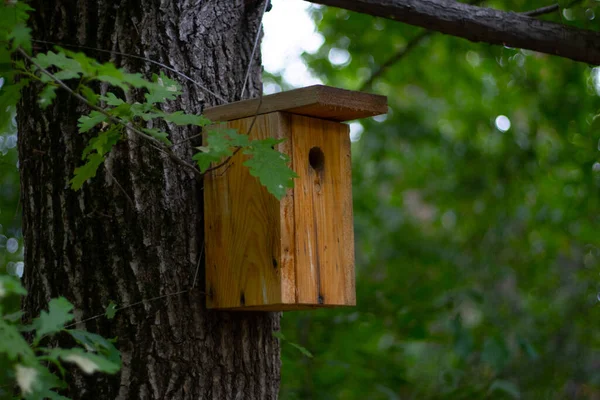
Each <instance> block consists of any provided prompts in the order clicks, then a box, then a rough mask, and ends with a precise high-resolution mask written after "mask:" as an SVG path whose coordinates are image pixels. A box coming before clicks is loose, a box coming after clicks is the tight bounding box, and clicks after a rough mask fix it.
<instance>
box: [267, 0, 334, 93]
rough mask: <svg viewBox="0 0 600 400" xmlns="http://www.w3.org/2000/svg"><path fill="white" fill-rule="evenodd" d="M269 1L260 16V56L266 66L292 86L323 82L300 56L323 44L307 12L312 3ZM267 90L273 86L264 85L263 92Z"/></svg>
mask: <svg viewBox="0 0 600 400" xmlns="http://www.w3.org/2000/svg"><path fill="white" fill-rule="evenodd" d="M271 4H272V6H273V7H272V8H271V11H269V12H268V13H266V14H265V16H264V18H263V28H264V31H265V36H264V37H263V41H262V60H263V66H264V68H265V70H266V71H268V72H271V73H281V74H282V75H283V78H284V79H285V80H286V81H287V82H288V83H290V84H291V85H293V86H295V87H303V86H310V85H315V84H318V83H322V82H321V81H320V80H319V79H317V78H316V77H315V76H313V75H312V74H311V73H310V72H309V71H308V69H307V68H306V66H305V65H304V63H303V62H302V59H301V58H300V56H301V54H302V53H303V52H305V51H306V52H309V53H314V52H316V51H317V50H318V49H319V47H321V44H323V36H321V35H320V34H319V33H317V32H316V29H315V24H314V23H313V21H312V19H311V17H310V14H309V12H308V8H309V7H311V3H309V2H308V1H303V0H271ZM313 7H314V6H313ZM269 92H272V88H269V87H268V86H267V87H265V93H269Z"/></svg>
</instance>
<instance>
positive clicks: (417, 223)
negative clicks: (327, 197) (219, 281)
mask: <svg viewBox="0 0 600 400" xmlns="http://www.w3.org/2000/svg"><path fill="white" fill-rule="evenodd" d="M484 4H485V5H486V6H490V7H495V8H499V9H504V10H515V11H526V10H531V9H535V8H538V7H542V6H546V5H548V3H545V2H542V1H518V0H515V1H511V0H506V1H490V2H485V3H484ZM599 4H600V3H598V2H597V1H596V0H589V1H576V2H575V3H573V4H571V5H570V8H566V9H561V10H560V11H559V12H555V13H553V14H551V15H547V16H545V17H543V18H545V19H548V20H554V21H556V22H560V23H566V24H571V25H576V26H579V27H585V28H587V29H593V30H598V22H597V21H598V18H600V7H598V5H599ZM561 5H562V6H565V4H561ZM312 12H313V18H314V20H315V22H316V23H317V27H318V30H319V32H320V33H321V34H322V35H323V37H324V38H325V41H324V43H323V45H322V46H321V48H320V49H319V50H318V51H317V52H316V53H314V54H306V55H305V60H306V62H307V64H308V65H309V67H310V68H311V70H312V71H313V72H314V73H315V74H316V75H318V76H319V77H320V78H321V79H322V80H323V82H325V83H326V84H328V85H332V86H338V87H342V88H347V89H363V86H364V83H365V82H366V81H367V80H368V79H369V77H370V76H372V75H373V74H374V73H375V72H376V71H377V70H378V69H379V68H380V66H381V65H383V64H385V63H386V61H388V60H389V59H391V58H393V57H395V56H396V55H397V54H398V53H399V52H402V49H403V48H404V47H405V46H406V45H407V44H408V43H410V42H411V39H412V38H414V37H417V36H418V35H420V34H421V32H422V30H421V29H418V28H414V27H410V26H407V25H404V24H400V23H395V22H392V21H387V20H382V19H377V18H373V17H370V16H367V15H360V14H354V13H350V12H346V11H342V10H337V9H327V8H324V7H321V8H314V9H313V11H312ZM596 15H598V18H597V17H596ZM265 82H266V84H267V85H271V87H273V86H274V85H278V86H279V87H280V88H284V89H285V88H286V87H288V86H289V85H287V84H286V82H284V81H283V79H282V78H281V77H280V76H275V75H271V74H266V76H265ZM364 90H367V91H371V92H373V93H379V94H383V95H386V96H388V100H389V104H390V109H389V113H388V115H387V116H386V117H383V118H382V117H378V118H376V119H369V120H362V121H360V126H359V125H356V124H354V125H353V127H354V129H353V138H354V139H355V140H356V141H355V142H354V143H353V163H354V165H353V185H354V213H355V235H356V244H355V246H356V273H357V277H356V282H357V298H358V305H357V307H355V308H348V309H335V310H321V311H310V312H288V313H285V314H284V316H283V320H282V325H283V333H284V335H285V337H286V339H287V342H284V344H283V347H282V349H283V350H282V358H283V376H282V383H281V398H282V399H285V400H294V399H352V400H354V399H376V400H377V399H382V400H384V399H386V400H396V399H402V400H404V399H519V398H521V399H600V326H599V322H600V318H599V312H600V305H599V304H598V303H599V299H600V294H599V292H600V238H599V236H600V235H599V227H600V152H599V150H600V123H598V119H596V120H594V117H595V116H596V114H597V113H598V111H599V110H600V97H599V95H600V69H598V68H592V67H590V66H586V65H584V64H581V63H575V62H572V61H569V60H565V59H561V58H558V57H551V56H547V55H542V54H537V53H533V52H529V51H521V50H517V49H510V48H503V47H497V46H489V45H486V44H476V43H471V42H467V41H465V40H462V39H457V38H453V37H449V36H445V35H440V34H433V35H430V36H427V37H426V38H425V39H423V40H421V41H420V42H419V43H418V44H417V45H415V46H413V47H412V48H411V49H410V51H408V52H407V53H406V54H405V55H404V56H402V57H400V59H399V60H398V61H397V62H394V63H392V65H391V66H390V67H389V68H386V69H385V71H384V72H383V73H382V74H381V75H380V76H378V77H377V78H376V79H375V80H374V81H373V84H372V85H369V86H368V87H366V88H364ZM361 131H362V135H361V134H360V133H361ZM357 139H359V140H357ZM15 140H16V134H15V132H14V131H13V132H7V133H4V134H0V272H1V273H6V272H8V273H13V274H14V273H18V272H19V268H22V264H21V265H20V264H19V261H20V259H21V258H22V238H21V236H22V235H21V233H20V224H21V220H20V210H19V202H18V192H19V182H18V165H17V156H16V151H15V142H14V141H15ZM15 243H16V246H17V247H16V248H15ZM290 343H294V344H297V345H299V346H302V347H304V348H306V349H307V350H308V351H310V352H311V353H312V354H313V357H312V358H311V357H307V356H306V355H304V354H303V353H302V352H300V351H298V349H297V348H296V347H294V346H292V345H290Z"/></svg>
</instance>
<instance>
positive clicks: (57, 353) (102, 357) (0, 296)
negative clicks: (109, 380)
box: [0, 275, 121, 400]
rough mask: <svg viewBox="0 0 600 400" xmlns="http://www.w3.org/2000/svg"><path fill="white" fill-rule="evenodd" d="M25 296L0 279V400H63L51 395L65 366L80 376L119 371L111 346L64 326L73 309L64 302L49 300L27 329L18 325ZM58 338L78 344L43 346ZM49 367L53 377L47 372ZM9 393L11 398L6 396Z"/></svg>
mask: <svg viewBox="0 0 600 400" xmlns="http://www.w3.org/2000/svg"><path fill="white" fill-rule="evenodd" d="M26 294H27V292H26V291H25V289H24V288H23V287H22V286H21V284H20V282H19V281H18V279H16V278H14V277H8V276H2V275H0V338H2V340H0V398H7V397H9V396H11V395H15V394H16V395H18V397H19V398H23V399H31V400H37V399H46V398H49V399H66V397H64V396H61V395H60V394H58V393H57V392H56V391H57V390H60V389H64V388H65V387H66V384H65V382H64V378H65V374H66V370H65V367H64V364H65V363H67V364H73V365H75V366H76V367H78V368H79V369H80V370H82V371H83V372H84V373H86V374H92V373H95V372H101V373H106V374H115V373H117V372H118V371H119V369H120V368H121V357H120V353H119V351H118V350H117V349H116V348H115V346H114V345H113V343H112V342H111V341H109V340H107V339H105V338H103V337H101V336H99V335H96V334H94V333H90V332H87V331H82V330H77V329H67V328H66V327H65V325H66V324H68V323H69V322H71V321H72V320H73V313H72V310H73V305H72V304H71V303H69V301H67V300H66V299H65V298H64V297H59V298H56V299H52V300H51V301H50V303H49V304H48V310H47V311H42V312H41V313H40V316H39V317H37V318H35V319H33V321H32V323H31V324H30V325H22V324H21V317H22V313H21V312H20V311H19V310H18V304H19V302H20V297H21V296H24V295H26ZM26 333H28V334H29V335H30V336H31V337H32V341H31V343H28V342H27V340H25V337H24V334H26ZM59 333H66V334H68V335H70V336H71V337H72V338H73V339H74V340H75V342H76V343H77V344H78V345H77V346H76V347H73V348H68V349H66V348H60V347H45V346H43V343H45V342H47V341H48V339H50V338H51V337H53V336H56V335H58V334H59ZM50 366H53V367H55V369H56V370H57V371H58V373H57V374H54V373H52V372H51V370H50ZM13 388H15V390H16V393H12V390H13Z"/></svg>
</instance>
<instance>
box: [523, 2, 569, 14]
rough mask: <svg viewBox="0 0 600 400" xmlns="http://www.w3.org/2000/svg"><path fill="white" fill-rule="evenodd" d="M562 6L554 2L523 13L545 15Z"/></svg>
mask: <svg viewBox="0 0 600 400" xmlns="http://www.w3.org/2000/svg"><path fill="white" fill-rule="evenodd" d="M559 8H560V6H559V4H558V3H556V4H552V5H549V6H546V7H540V8H538V9H536V10H531V11H525V12H524V13H522V14H523V15H527V16H528V17H537V16H540V15H544V14H549V13H552V12H554V11H557V10H558V9H559Z"/></svg>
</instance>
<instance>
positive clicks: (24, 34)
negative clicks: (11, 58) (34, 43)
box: [8, 23, 31, 54]
mask: <svg viewBox="0 0 600 400" xmlns="http://www.w3.org/2000/svg"><path fill="white" fill-rule="evenodd" d="M8 39H12V40H13V49H16V48H18V47H19V46H20V47H22V48H23V50H25V51H26V52H27V53H29V54H31V29H29V28H28V27H27V25H25V24H24V23H20V24H17V25H16V26H15V27H14V28H13V30H12V32H11V33H10V34H9V35H8Z"/></svg>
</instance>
